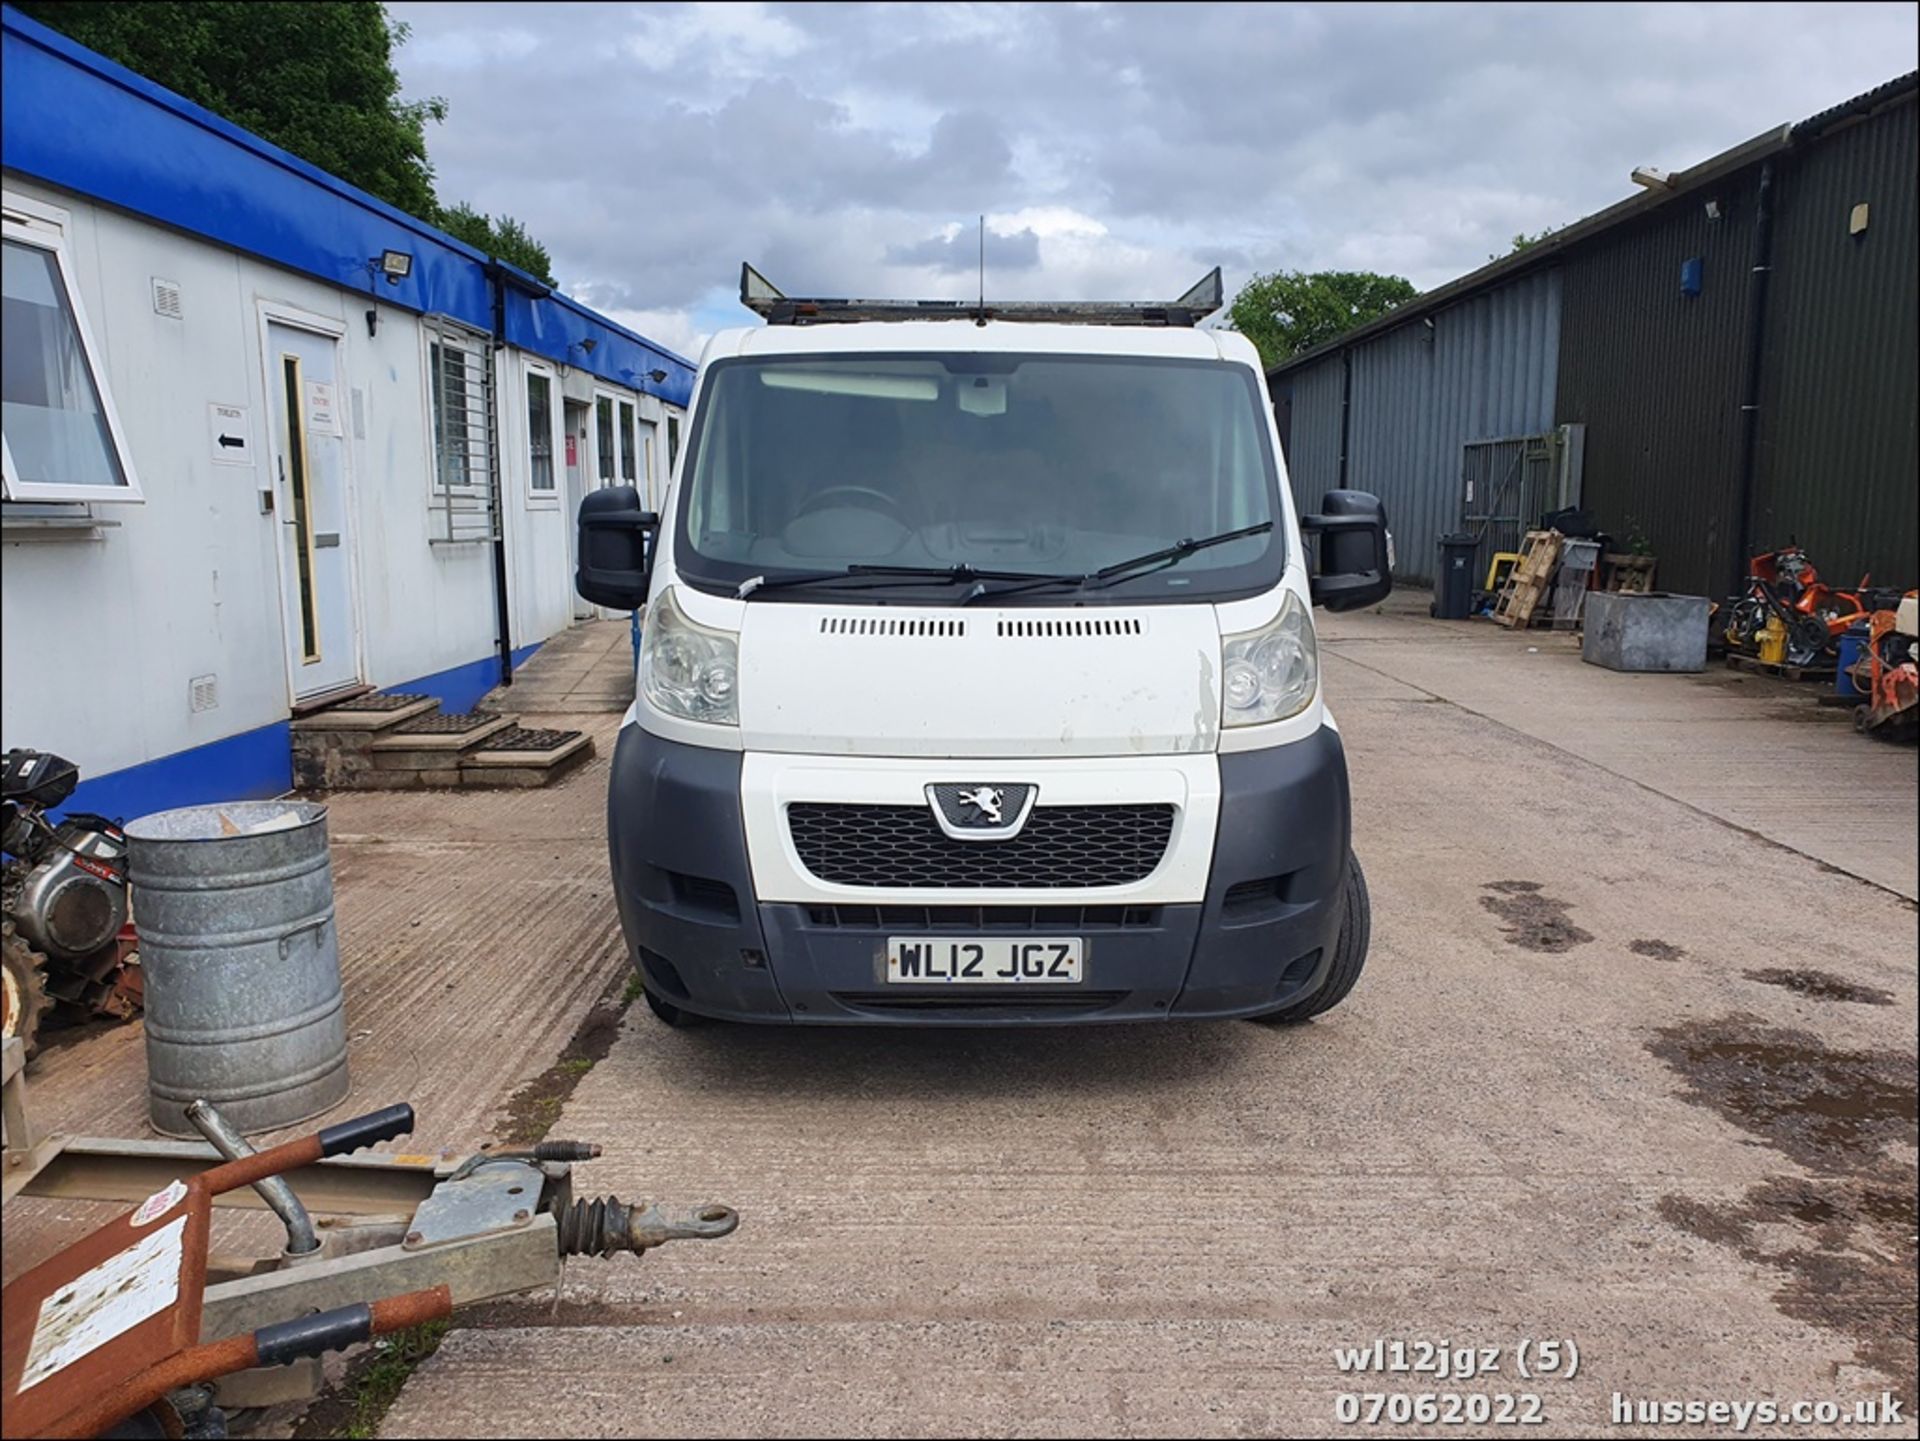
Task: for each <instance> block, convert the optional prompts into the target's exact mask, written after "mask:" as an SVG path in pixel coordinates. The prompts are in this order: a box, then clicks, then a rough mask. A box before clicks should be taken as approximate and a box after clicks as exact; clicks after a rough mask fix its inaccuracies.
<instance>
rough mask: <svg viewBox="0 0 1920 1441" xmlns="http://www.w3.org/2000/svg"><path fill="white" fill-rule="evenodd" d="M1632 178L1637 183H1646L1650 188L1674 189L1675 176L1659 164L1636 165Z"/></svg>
mask: <svg viewBox="0 0 1920 1441" xmlns="http://www.w3.org/2000/svg"><path fill="white" fill-rule="evenodd" d="M1631 178H1632V180H1633V183H1634V184H1635V185H1644V186H1646V188H1647V189H1649V190H1671V189H1673V177H1672V176H1671V175H1669V174H1668V173H1667V172H1666V171H1664V170H1662V169H1661V168H1660V167H1659V166H1658V165H1636V166H1634V168H1633V175H1632V177H1631Z"/></svg>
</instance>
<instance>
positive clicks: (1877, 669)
mask: <svg viewBox="0 0 1920 1441" xmlns="http://www.w3.org/2000/svg"><path fill="white" fill-rule="evenodd" d="M1912 610H1913V598H1912V597H1907V598H1906V599H1903V600H1902V602H1901V605H1900V608H1899V609H1897V610H1877V611H1875V612H1874V613H1873V616H1872V619H1871V620H1869V622H1868V629H1867V653H1866V655H1865V657H1863V658H1862V659H1861V660H1860V661H1859V662H1857V663H1856V664H1855V666H1854V671H1853V678H1854V684H1855V685H1856V686H1858V687H1859V688H1860V690H1861V691H1863V692H1864V693H1865V697H1866V698H1865V700H1864V701H1863V702H1862V703H1861V704H1860V705H1858V706H1856V707H1855V708H1854V712H1853V724H1854V727H1855V729H1857V730H1858V731H1860V732H1861V734H1863V735H1870V736H1873V737H1875V738H1876V739H1879V740H1891V741H1910V740H1913V739H1915V737H1916V736H1920V642H1917V641H1916V640H1915V637H1914V635H1913V632H1912V630H1910V629H1905V628H1903V624H1902V620H1903V617H1910V616H1911V613H1912ZM1912 624H1913V622H1912V620H1911V619H1907V620H1906V625H1907V626H1911V625H1912Z"/></svg>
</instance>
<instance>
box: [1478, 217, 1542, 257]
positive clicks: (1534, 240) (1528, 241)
mask: <svg viewBox="0 0 1920 1441" xmlns="http://www.w3.org/2000/svg"><path fill="white" fill-rule="evenodd" d="M1559 229H1560V227H1559V226H1557V225H1549V226H1548V227H1547V228H1546V229H1545V230H1542V231H1541V232H1540V233H1539V234H1537V235H1528V234H1527V233H1526V232H1525V231H1524V230H1523V231H1521V232H1520V233H1519V234H1518V235H1516V236H1514V237H1513V248H1512V249H1511V250H1509V251H1508V252H1507V255H1518V254H1519V253H1520V252H1521V251H1523V250H1531V249H1533V247H1534V246H1536V245H1538V244H1539V243H1540V242H1541V241H1543V240H1545V239H1546V238H1547V237H1548V236H1549V235H1552V234H1553V233H1554V232H1556V231H1557V230H1559ZM1505 258H1506V257H1505V256H1501V255H1489V256H1488V257H1487V259H1489V260H1503V259H1505Z"/></svg>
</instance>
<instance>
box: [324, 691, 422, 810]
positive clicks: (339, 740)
mask: <svg viewBox="0 0 1920 1441" xmlns="http://www.w3.org/2000/svg"><path fill="white" fill-rule="evenodd" d="M439 709H440V702H439V701H437V700H435V699H434V698H433V697H432V696H430V695H362V696H355V697H354V698H353V699H351V700H346V701H342V702H341V703H340V704H339V705H336V706H330V707H328V708H327V709H326V710H322V711H315V712H314V713H313V714H311V715H304V716H300V717H298V718H297V719H295V721H294V722H293V783H294V785H295V786H297V787H298V788H299V789H301V790H303V791H307V790H313V791H343V790H379V789H382V788H383V787H382V784H381V782H380V781H378V780H377V779H372V777H374V776H375V775H376V774H377V770H376V765H377V763H376V761H375V759H374V753H373V747H374V745H375V744H376V743H377V742H378V741H379V739H380V738H381V737H382V736H383V735H386V734H388V733H389V732H391V731H392V730H394V728H395V727H397V726H403V725H410V724H413V723H415V722H418V721H420V720H423V719H424V718H426V717H428V716H431V715H433V714H435V713H436V712H437V711H438V710H439ZM414 784H418V782H414Z"/></svg>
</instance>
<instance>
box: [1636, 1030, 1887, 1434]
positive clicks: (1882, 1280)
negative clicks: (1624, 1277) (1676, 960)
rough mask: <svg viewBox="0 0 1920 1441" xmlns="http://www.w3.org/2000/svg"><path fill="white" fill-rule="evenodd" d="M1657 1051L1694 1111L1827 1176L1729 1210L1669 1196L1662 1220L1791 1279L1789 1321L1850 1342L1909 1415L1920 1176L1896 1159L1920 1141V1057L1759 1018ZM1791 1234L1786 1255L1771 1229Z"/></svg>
mask: <svg viewBox="0 0 1920 1441" xmlns="http://www.w3.org/2000/svg"><path fill="white" fill-rule="evenodd" d="M1649 1049H1650V1050H1651V1051H1652V1052H1653V1054H1654V1055H1656V1056H1658V1057H1660V1059H1661V1060H1663V1061H1665V1062H1666V1063H1667V1064H1668V1065H1669V1066H1671V1067H1672V1068H1673V1069H1674V1071H1675V1072H1677V1073H1678V1074H1679V1075H1680V1076H1681V1077H1682V1078H1683V1079H1684V1081H1685V1082H1686V1085H1687V1090H1686V1092H1685V1093H1684V1098H1685V1099H1686V1100H1688V1101H1690V1102H1692V1103H1693V1104H1695V1105H1700V1106H1706V1107H1708V1108H1710V1109H1712V1110H1715V1111H1718V1112H1719V1113H1720V1114H1721V1115H1722V1116H1724V1117H1725V1118H1726V1119H1727V1120H1728V1121H1730V1122H1731V1123H1732V1124H1734V1125H1736V1126H1738V1127H1739V1128H1740V1129H1742V1130H1743V1131H1747V1132H1749V1133H1751V1134H1753V1135H1754V1136H1756V1137H1758V1138H1759V1140H1760V1141H1762V1142H1763V1143H1764V1144H1766V1145H1769V1146H1772V1147H1773V1148H1774V1149H1776V1150H1778V1151H1780V1152H1782V1153H1783V1154H1784V1155H1786V1156H1789V1157H1791V1158H1792V1159H1793V1160H1795V1161H1797V1162H1799V1163H1800V1164H1801V1165H1802V1166H1804V1167H1805V1168H1807V1170H1809V1171H1812V1172H1816V1173H1818V1174H1816V1175H1814V1176H1786V1175H1781V1176H1773V1177H1769V1178H1768V1179H1767V1180H1765V1181H1762V1182H1760V1183H1759V1184H1758V1185H1756V1186H1753V1187H1751V1188H1750V1189H1749V1190H1748V1191H1747V1193H1746V1195H1745V1196H1743V1197H1742V1198H1741V1199H1740V1200H1739V1201H1737V1202H1734V1203H1731V1204H1725V1205H1719V1204H1712V1203H1707V1202H1702V1201H1699V1200H1697V1199H1694V1198H1691V1197H1686V1196H1667V1197H1664V1198H1663V1199H1662V1200H1661V1202H1660V1205H1659V1210H1660V1214H1661V1216H1662V1217H1664V1218H1665V1219H1666V1220H1667V1221H1668V1222H1670V1223H1671V1224H1673V1225H1675V1226H1678V1227H1680V1228H1681V1229H1682V1230H1685V1231H1687V1232H1689V1233H1691V1234H1693V1235H1696V1236H1699V1237H1700V1238H1702V1239H1703V1240H1707V1241H1710V1242H1712V1243H1714V1244H1715V1245H1720V1246H1727V1247H1731V1248H1732V1249H1734V1250H1737V1251H1738V1252H1739V1253H1740V1254H1741V1255H1742V1256H1743V1257H1745V1258H1747V1259H1748V1260H1750V1261H1752V1262H1755V1263H1756V1264H1760V1265H1765V1266H1769V1267H1771V1268H1773V1269H1775V1270H1777V1271H1779V1272H1781V1273H1782V1274H1783V1275H1784V1276H1785V1278H1786V1280H1785V1283H1784V1284H1783V1286H1782V1287H1781V1289H1780V1290H1778V1291H1777V1292H1775V1293H1774V1298H1773V1299H1774V1303H1775V1304H1776V1305H1777V1306H1778V1307H1779V1308H1780V1310H1781V1311H1782V1312H1783V1313H1785V1314H1786V1315H1789V1316H1792V1317H1794V1318H1795V1319H1797V1320H1803V1321H1808V1322H1812V1323H1813V1324H1816V1325H1819V1326H1823V1327H1826V1328H1827V1329H1829V1330H1833V1331H1837V1332H1840V1333H1841V1334H1843V1335H1846V1336H1847V1337H1848V1338H1849V1339H1850V1340H1852V1342H1853V1344H1854V1348H1855V1355H1856V1357H1857V1358H1858V1359H1859V1361H1860V1362H1861V1363H1862V1364H1864V1365H1868V1366H1872V1367H1874V1368H1876V1369H1878V1370H1880V1371H1883V1372H1885V1373H1886V1374H1887V1375H1889V1376H1891V1377H1892V1378H1893V1379H1894V1381H1895V1382H1896V1383H1897V1385H1898V1386H1899V1388H1900V1390H1901V1392H1902V1394H1903V1395H1904V1396H1906V1397H1907V1398H1908V1400H1909V1403H1911V1401H1912V1398H1913V1396H1914V1387H1915V1347H1916V1342H1917V1341H1920V1335H1917V1334H1916V1332H1917V1329H1920V1328H1917V1327H1916V1312H1915V1309H1914V1306H1913V1296H1914V1293H1915V1287H1916V1284H1920V1276H1917V1275H1916V1271H1915V1251H1914V1233H1915V1226H1916V1224H1920V1220H1917V1218H1916V1207H1915V1188H1916V1182H1917V1181H1920V1177H1916V1172H1915V1169H1914V1166H1913V1164H1912V1163H1911V1162H1910V1161H1908V1160H1906V1159H1904V1158H1896V1157H1895V1156H1892V1155H1889V1154H1888V1149H1889V1148H1890V1147H1892V1148H1900V1149H1905V1148H1910V1147H1912V1146H1913V1145H1914V1144H1915V1143H1916V1141H1917V1140H1920V1119H1917V1099H1916V1087H1915V1064H1916V1062H1915V1057H1913V1056H1912V1055H1907V1054H1901V1053H1898V1052H1893V1051H1850V1050H1843V1049H1840V1048H1837V1047H1833V1046H1829V1045H1827V1044H1826V1043H1825V1042H1824V1041H1822V1040H1821V1039H1820V1038H1819V1037H1817V1036H1814V1035H1811V1034H1809V1033H1808V1032H1805V1031H1796V1030H1787V1029H1782V1028H1778V1027H1772V1026H1768V1025H1765V1024H1764V1023H1762V1022H1760V1021H1758V1020H1757V1019H1755V1018H1753V1017H1750V1016H1728V1017H1724V1018H1722V1019H1719V1020H1715V1021H1705V1022H1691V1023H1688V1024H1686V1025H1681V1026H1670V1027H1666V1028H1664V1029H1662V1030H1660V1031H1659V1032H1658V1033H1657V1038H1656V1039H1655V1040H1654V1041H1653V1042H1652V1043H1651V1044H1650V1046H1649ZM1782 1227H1784V1228H1786V1230H1787V1235H1788V1236H1789V1237H1790V1238H1791V1239H1789V1240H1788V1241H1787V1242H1786V1243H1785V1244H1781V1243H1780V1242H1779V1241H1778V1240H1777V1237H1778V1236H1779V1234H1780V1232H1779V1230H1778V1229H1763V1228H1782Z"/></svg>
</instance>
